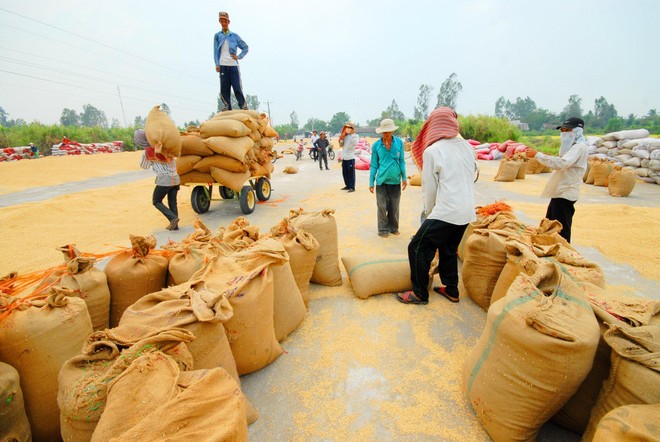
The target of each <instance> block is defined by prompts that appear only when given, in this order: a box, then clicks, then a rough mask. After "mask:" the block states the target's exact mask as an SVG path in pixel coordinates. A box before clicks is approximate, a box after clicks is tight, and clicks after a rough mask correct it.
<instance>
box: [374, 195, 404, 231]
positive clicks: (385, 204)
mask: <svg viewBox="0 0 660 442" xmlns="http://www.w3.org/2000/svg"><path fill="white" fill-rule="evenodd" d="M400 201H401V184H381V185H380V186H376V205H377V206H378V233H379V234H385V233H394V232H398V231H399V202H400Z"/></svg>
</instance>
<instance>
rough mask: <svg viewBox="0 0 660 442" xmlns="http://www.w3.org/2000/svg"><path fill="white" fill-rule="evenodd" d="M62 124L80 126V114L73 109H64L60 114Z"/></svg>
mask: <svg viewBox="0 0 660 442" xmlns="http://www.w3.org/2000/svg"><path fill="white" fill-rule="evenodd" d="M60 124H61V125H62V126H73V127H78V126H80V116H79V115H78V113H77V112H76V111H74V110H73V109H63V110H62V115H60Z"/></svg>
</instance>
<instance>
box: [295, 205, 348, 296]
mask: <svg viewBox="0 0 660 442" xmlns="http://www.w3.org/2000/svg"><path fill="white" fill-rule="evenodd" d="M334 213H335V211H334V210H322V211H321V212H305V211H303V210H302V209H300V210H291V211H290V212H289V219H290V220H291V223H292V224H293V226H294V227H296V228H298V229H303V230H305V231H306V232H308V233H309V234H311V235H312V236H313V237H314V238H316V240H317V241H318V243H319V253H318V257H317V258H316V264H315V265H314V272H313V273H312V278H311V282H315V283H317V284H321V285H325V286H337V285H341V283H342V281H341V270H340V269H339V245H338V239H337V222H336V221H335V217H334V215H333V214H334Z"/></svg>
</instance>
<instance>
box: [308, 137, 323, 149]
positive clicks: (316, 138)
mask: <svg viewBox="0 0 660 442" xmlns="http://www.w3.org/2000/svg"><path fill="white" fill-rule="evenodd" d="M319 138H321V137H320V136H318V135H312V136H311V137H310V139H311V140H312V147H313V146H314V142H315V141H316V140H318V139H319Z"/></svg>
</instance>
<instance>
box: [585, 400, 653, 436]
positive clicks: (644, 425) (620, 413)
mask: <svg viewBox="0 0 660 442" xmlns="http://www.w3.org/2000/svg"><path fill="white" fill-rule="evenodd" d="M658 422H660V404H652V405H626V406H623V407H619V408H615V409H614V410H612V411H610V412H609V413H607V414H606V415H605V416H604V417H603V418H602V419H601V420H600V422H599V423H598V427H596V432H595V433H594V439H593V440H595V441H599V442H651V441H659V440H660V424H658Z"/></svg>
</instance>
